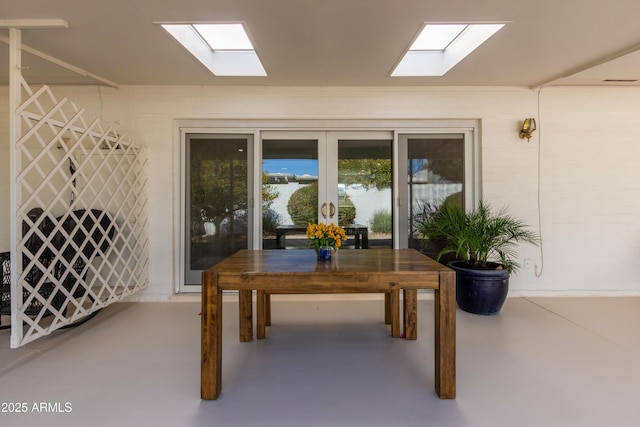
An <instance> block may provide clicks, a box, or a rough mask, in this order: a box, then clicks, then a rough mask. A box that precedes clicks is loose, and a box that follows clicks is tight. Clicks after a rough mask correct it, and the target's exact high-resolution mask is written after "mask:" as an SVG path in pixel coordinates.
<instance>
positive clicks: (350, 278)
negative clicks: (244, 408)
mask: <svg viewBox="0 0 640 427" xmlns="http://www.w3.org/2000/svg"><path fill="white" fill-rule="evenodd" d="M418 289H433V290H435V298H434V305H435V310H434V313H435V343H434V347H435V390H436V393H437V394H438V396H439V397H440V398H441V399H455V397H456V292H455V272H454V271H453V270H450V269H449V268H447V267H445V266H443V265H441V264H439V263H437V262H435V261H433V260H432V259H431V258H429V257H427V256H425V255H423V254H421V253H420V252H418V251H416V250H414V249H371V250H364V251H356V250H344V251H338V252H337V253H336V254H334V256H333V259H332V261H331V262H320V263H318V262H317V261H316V256H315V253H314V252H313V251H311V250H291V251H281V250H280V251H279V250H257V251H251V250H242V251H239V252H237V253H235V254H234V255H232V256H230V257H229V258H226V259H225V260H223V261H221V262H219V263H218V264H216V265H214V266H213V267H211V268H209V269H208V270H206V271H204V272H203V273H202V341H201V345H202V348H201V352H202V359H201V377H200V386H201V388H200V396H201V398H202V399H217V397H218V395H219V394H220V391H221V389H222V291H224V290H237V291H239V298H240V339H241V341H247V340H250V339H251V338H252V336H253V331H252V324H253V313H252V311H251V297H252V291H254V290H256V291H258V294H259V295H260V294H264V292H276V293H277V292H291V291H295V293H299V294H304V293H345V292H354V293H362V292H371V293H373V292H385V293H390V294H392V295H395V297H394V298H392V305H393V306H394V308H393V309H394V310H395V311H399V310H398V307H399V302H398V300H399V298H398V295H399V292H400V291H401V290H402V291H403V292H404V296H405V328H407V329H409V331H408V332H407V333H411V331H410V329H411V328H412V327H413V328H415V324H416V316H417V313H416V309H415V307H416V299H417V290H418ZM261 306H262V309H264V304H260V298H258V304H257V309H258V310H261ZM262 317H264V316H262ZM394 317H395V318H397V317H398V316H394ZM258 318H260V315H259V316H258ZM260 328H264V325H258V329H259V330H260Z"/></svg>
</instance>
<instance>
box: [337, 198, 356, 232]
mask: <svg viewBox="0 0 640 427" xmlns="http://www.w3.org/2000/svg"><path fill="white" fill-rule="evenodd" d="M355 219H356V207H355V205H354V204H353V202H352V201H351V199H350V198H349V196H347V195H344V196H340V197H338V224H340V225H349V224H353V221H355Z"/></svg>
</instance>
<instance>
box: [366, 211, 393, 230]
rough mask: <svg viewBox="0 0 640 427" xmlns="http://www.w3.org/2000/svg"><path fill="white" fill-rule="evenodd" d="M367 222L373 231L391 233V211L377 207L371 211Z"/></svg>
mask: <svg viewBox="0 0 640 427" xmlns="http://www.w3.org/2000/svg"><path fill="white" fill-rule="evenodd" d="M369 224H370V226H371V231H372V232H374V233H391V212H389V211H388V210H387V209H378V210H377V211H375V212H373V215H372V216H371V220H370V222H369Z"/></svg>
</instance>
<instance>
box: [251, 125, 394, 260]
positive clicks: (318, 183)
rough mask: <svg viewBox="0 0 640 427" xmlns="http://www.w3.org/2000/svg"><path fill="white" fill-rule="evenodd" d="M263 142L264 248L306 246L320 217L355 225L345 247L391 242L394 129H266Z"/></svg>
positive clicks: (390, 245) (387, 244) (360, 246)
mask: <svg viewBox="0 0 640 427" xmlns="http://www.w3.org/2000/svg"><path fill="white" fill-rule="evenodd" d="M261 145H262V182H263V187H262V207H261V212H262V248H263V249H276V248H279V249H295V248H306V247H307V240H306V237H305V236H304V229H305V228H306V226H307V224H309V223H317V222H325V223H335V224H338V225H340V226H343V227H349V228H351V229H353V230H358V232H357V233H355V234H353V235H350V236H349V237H348V240H347V241H346V242H345V245H344V248H345V249H346V248H351V247H353V248H356V247H358V248H362V247H363V246H369V245H371V246H374V245H375V246H388V247H392V245H393V243H392V242H393V235H392V226H391V224H392V220H391V212H392V200H393V198H392V163H393V162H392V147H393V133H392V132H388V131H371V132H363V131H353V132H347V131H344V132H263V133H262V135H261ZM374 231H375V233H374ZM365 239H366V240H365Z"/></svg>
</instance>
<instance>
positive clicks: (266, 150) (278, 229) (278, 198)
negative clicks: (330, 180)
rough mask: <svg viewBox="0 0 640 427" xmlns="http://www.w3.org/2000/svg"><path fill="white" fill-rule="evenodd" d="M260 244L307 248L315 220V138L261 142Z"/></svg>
mask: <svg viewBox="0 0 640 427" xmlns="http://www.w3.org/2000/svg"><path fill="white" fill-rule="evenodd" d="M262 159H263V160H262V247H263V249H276V248H279V249H288V248H307V243H308V242H307V238H306V236H305V230H306V226H307V224H309V223H317V222H318V142H317V140H298V139H296V140H292V139H287V140H277V139H265V140H263V141H262Z"/></svg>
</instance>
